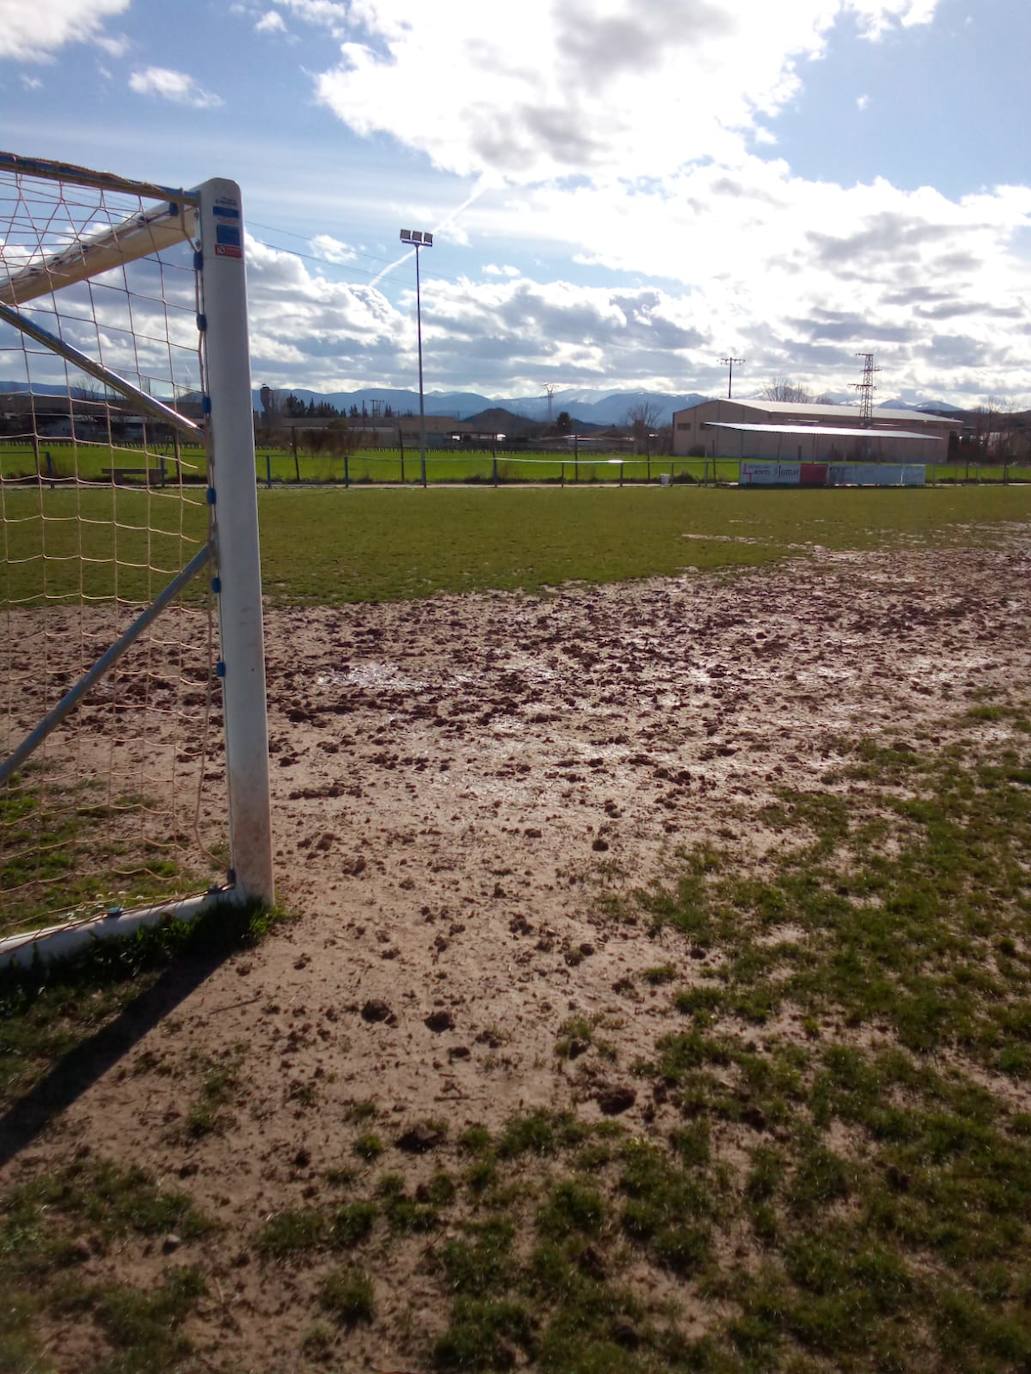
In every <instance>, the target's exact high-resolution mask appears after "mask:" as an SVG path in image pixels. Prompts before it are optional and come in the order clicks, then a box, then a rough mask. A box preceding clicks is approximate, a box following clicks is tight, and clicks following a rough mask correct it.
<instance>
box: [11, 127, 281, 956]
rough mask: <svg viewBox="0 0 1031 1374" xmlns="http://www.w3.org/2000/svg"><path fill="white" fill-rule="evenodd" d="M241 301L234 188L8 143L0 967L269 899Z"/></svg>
mask: <svg viewBox="0 0 1031 1374" xmlns="http://www.w3.org/2000/svg"><path fill="white" fill-rule="evenodd" d="M246 318H247V317H246V294H245V285H244V261H243V222H242V212H241V205H240V195H239V190H238V188H237V187H236V186H235V185H234V183H232V182H228V181H208V182H205V183H204V184H203V185H201V186H200V187H198V188H197V189H195V190H189V191H186V190H183V191H173V190H168V189H166V188H162V187H160V186H156V185H149V184H144V183H138V182H130V181H125V180H122V179H120V178H117V177H113V176H110V175H108V174H105V173H94V172H90V171H87V170H85V169H82V168H76V167H69V166H64V165H60V164H54V163H47V162H39V161H36V160H29V159H24V158H20V157H17V156H14V155H11V154H0V959H2V958H3V956H4V955H7V956H8V957H10V955H11V954H12V953H15V952H16V953H17V954H18V956H19V957H22V958H23V957H24V956H25V953H26V951H28V953H29V954H33V953H38V952H39V951H40V950H41V949H42V947H43V946H42V936H41V932H46V933H47V934H48V937H49V932H50V931H51V930H52V929H53V928H55V927H61V928H62V929H61V932H60V934H59V936H58V942H60V941H61V940H63V942H64V945H65V946H74V945H75V944H78V943H81V942H82V940H83V939H86V938H93V937H95V936H97V935H104V934H109V933H114V932H115V931H117V930H121V929H127V928H131V927H132V924H133V923H134V922H136V921H138V920H139V919H141V918H150V917H152V916H154V915H155V914H159V913H162V912H164V911H167V910H171V909H175V910H177V911H179V912H182V913H186V912H187V911H188V910H193V909H196V908H197V907H198V906H199V905H201V904H202V902H203V901H204V900H210V898H211V897H212V896H214V895H215V894H218V895H219V896H220V897H224V896H226V895H228V896H231V897H234V898H237V899H240V898H244V899H246V898H258V899H263V900H268V899H270V898H271V896H272V870H271V845H270V835H269V802H268V750H267V726H266V716H265V681H264V659H263V650H262V624H261V585H260V573H259V567H258V542H257V507H256V496H255V479H254V445H253V428H252V410H251V395H250V377H249V359H248V350H247V324H246ZM204 893H207V894H208V897H207V898H204V897H199V898H198V897H196V895H195V894H204ZM191 896H192V900H187V901H184V899H186V898H191ZM172 904H175V906H174V908H173V905H172ZM70 933H71V934H70Z"/></svg>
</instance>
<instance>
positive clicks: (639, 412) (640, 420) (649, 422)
mask: <svg viewBox="0 0 1031 1374" xmlns="http://www.w3.org/2000/svg"><path fill="white" fill-rule="evenodd" d="M625 423H626V424H627V426H628V427H629V429H630V433H631V434H632V435H633V436H634V440H635V442H636V444H637V446H638V448H640V447H641V446H642V445H647V443H648V435H649V434H651V433H652V432H653V431H654V429H655V427H656V425H657V424H658V423H659V407H658V406H657V405H656V404H655V402H654V401H639V402H638V403H637V405H633V406H631V407H630V409H629V410H628V411H627V413H626V421H625Z"/></svg>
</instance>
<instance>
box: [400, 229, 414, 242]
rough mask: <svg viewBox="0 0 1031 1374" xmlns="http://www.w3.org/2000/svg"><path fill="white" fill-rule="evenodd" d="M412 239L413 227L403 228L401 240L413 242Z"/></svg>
mask: <svg viewBox="0 0 1031 1374" xmlns="http://www.w3.org/2000/svg"><path fill="white" fill-rule="evenodd" d="M411 241H412V231H411V229H402V230H401V242H402V243H411Z"/></svg>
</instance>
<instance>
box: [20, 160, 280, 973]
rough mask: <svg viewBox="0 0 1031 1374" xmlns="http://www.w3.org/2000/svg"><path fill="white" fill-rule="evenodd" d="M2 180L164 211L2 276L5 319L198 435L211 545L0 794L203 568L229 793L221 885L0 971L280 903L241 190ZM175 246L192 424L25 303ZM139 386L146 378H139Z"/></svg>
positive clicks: (69, 930) (65, 176)
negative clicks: (108, 195)
mask: <svg viewBox="0 0 1031 1374" xmlns="http://www.w3.org/2000/svg"><path fill="white" fill-rule="evenodd" d="M0 171H2V172H6V173H9V174H13V175H17V176H25V177H31V178H34V179H35V178H39V179H42V180H46V181H54V182H59V183H61V185H62V186H64V185H70V186H73V187H74V186H78V187H92V188H96V189H98V190H100V191H102V192H108V191H110V192H124V193H126V194H128V195H133V196H139V197H141V198H143V197H145V198H147V199H148V200H156V201H157V202H158V208H157V209H156V210H155V211H153V212H148V213H147V214H146V215H137V216H134V217H132V219H131V220H127V221H126V222H125V223H123V224H120V225H119V226H117V229H114V230H112V231H111V232H110V233H108V234H107V235H106V236H105V235H95V236H91V237H88V238H86V239H84V240H83V241H82V242H80V243H77V244H75V245H74V248H73V250H66V251H63V252H57V253H54V254H52V255H51V256H49V257H48V258H46V259H45V260H43V261H40V262H36V263H33V264H31V265H30V266H29V267H26V268H25V269H24V270H22V271H18V272H15V273H12V274H9V275H8V276H7V277H6V278H5V279H3V280H0V319H2V320H3V322H4V323H5V324H7V325H9V326H11V327H12V328H14V329H15V330H18V331H20V332H21V333H22V334H23V335H25V336H27V337H29V338H31V339H32V340H33V342H34V343H35V344H37V345H38V344H41V343H42V344H43V346H44V347H46V348H49V349H52V350H53V352H54V353H56V354H57V355H58V356H59V357H60V358H62V359H63V361H64V362H65V363H70V364H71V365H72V366H73V367H75V368H78V369H80V370H81V371H83V372H85V373H87V374H88V375H89V376H91V377H93V378H95V379H96V380H97V381H99V382H101V383H102V385H103V386H104V387H105V388H107V389H108V390H109V391H110V392H111V393H113V394H115V395H117V396H118V397H120V398H122V399H123V400H128V401H129V402H131V403H132V404H133V405H135V406H136V407H138V410H139V412H141V413H143V414H145V415H150V416H152V417H154V416H157V417H158V418H159V419H161V420H162V421H164V422H165V423H168V424H171V425H173V426H174V427H176V428H177V429H178V430H179V431H181V432H185V433H187V434H189V435H191V436H192V437H193V438H194V439H196V438H197V437H199V433H200V431H201V430H203V442H204V445H205V448H206V451H207V468H208V479H207V480H208V490H207V500H208V504H209V506H210V507H211V521H210V527H209V528H210V534H209V539H208V543H207V545H206V546H203V547H202V548H201V550H200V551H199V553H198V555H197V556H196V557H195V558H194V559H192V560H191V562H190V564H189V565H188V566H187V567H186V568H184V569H183V570H182V571H181V572H180V573H179V575H178V576H177V577H175V578H173V579H172V582H171V583H170V584H169V585H168V586H167V587H166V588H165V589H164V591H163V592H162V593H161V594H160V595H159V596H158V597H156V598H155V601H154V603H152V605H150V606H148V607H147V608H146V609H145V610H144V611H143V612H142V614H141V615H139V616H138V617H137V618H136V620H135V621H134V622H133V624H132V625H130V626H129V627H128V629H127V630H126V631H125V632H124V633H123V634H122V635H120V636H119V637H118V639H117V640H116V641H115V642H113V643H112V644H111V645H110V646H109V647H108V649H107V650H106V651H105V653H104V654H102V655H101V657H100V659H98V660H97V661H96V662H95V663H94V664H93V665H92V666H91V668H90V669H89V670H88V671H87V672H86V673H85V674H84V675H83V677H82V678H80V680H79V681H78V682H76V683H74V684H73V685H72V687H70V688H69V689H68V690H67V691H66V692H65V694H64V696H63V697H62V698H61V700H60V702H58V703H57V704H56V705H55V706H54V707H53V708H52V709H51V710H50V711H49V712H48V713H47V714H46V715H45V716H44V717H43V718H42V719H41V720H40V721H39V722H38V724H37V725H36V726H35V728H34V729H33V730H31V731H30V732H29V734H28V735H27V736H26V737H25V738H24V739H23V740H22V741H21V743H20V744H19V745H18V747H17V748H16V749H15V750H14V752H13V753H12V754H10V756H9V757H8V758H6V759H0V785H2V784H4V783H5V782H6V781H7V780H8V778H10V777H12V776H13V775H14V773H15V771H16V769H17V768H19V767H20V766H21V764H22V763H24V762H25V761H26V760H27V759H28V758H29V757H31V755H32V754H33V753H34V752H35V750H36V749H37V748H38V747H39V745H40V744H42V742H43V740H45V739H46V738H47V736H48V735H49V734H50V732H51V731H53V730H54V729H56V728H57V726H58V725H60V724H61V723H62V722H63V721H64V720H65V719H66V718H67V717H69V716H70V715H71V713H72V712H74V711H75V710H76V708H77V706H78V704H79V702H80V701H81V700H82V699H83V697H84V696H85V695H86V694H87V693H88V692H89V690H91V689H92V687H93V686H94V685H95V684H96V683H97V682H98V681H99V680H100V678H101V677H103V676H104V675H105V674H106V673H107V672H109V671H110V669H111V668H112V667H113V666H114V664H115V663H116V662H118V660H119V659H120V658H121V657H122V656H123V654H124V653H125V652H126V651H127V650H128V648H129V647H130V646H131V645H132V644H133V643H134V642H135V640H136V639H137V637H138V636H139V635H140V633H141V632H142V630H143V629H144V628H146V626H147V625H148V624H149V623H150V622H151V621H153V620H154V619H155V618H156V616H157V615H158V614H160V612H161V610H162V608H163V606H164V605H165V604H166V603H168V602H170V601H171V600H172V598H173V596H175V595H178V593H179V591H181V590H182V588H183V586H184V585H185V582H186V581H188V580H189V578H190V577H191V576H193V575H199V574H200V573H201V571H202V570H206V572H207V575H209V576H212V587H213V589H214V591H215V597H216V603H217V612H218V623H219V633H220V643H221V658H220V662H219V665H218V671H219V677H220V678H221V684H222V702H223V716H224V732H225V757H226V775H227V776H226V783H227V795H228V818H227V819H228V848H229V855H230V862H229V872H228V874H227V880H226V882H225V884H224V885H222V886H219V887H217V888H213V889H212V890H211V891H209V892H208V893H206V894H204V895H202V896H198V897H194V898H184V899H177V900H174V901H167V902H162V903H157V904H155V905H153V906H150V907H137V908H134V909H133V910H130V911H125V912H121V911H119V912H118V913H117V914H116V915H114V916H111V915H109V916H107V917H97V918H90V919H88V920H77V921H74V922H72V923H59V924H54V925H50V926H48V927H46V928H45V929H42V930H35V931H31V932H26V933H25V934H19V935H14V936H11V937H9V938H7V939H4V940H0V965H2V964H5V963H11V962H17V963H26V962H30V961H31V960H33V959H36V958H53V957H63V956H65V955H67V954H70V953H73V952H75V951H76V950H77V949H78V948H80V947H82V946H83V945H85V944H87V943H89V942H90V941H92V940H94V939H97V938H107V937H112V936H118V935H122V934H125V933H131V932H132V931H133V930H134V929H136V928H138V927H139V926H140V925H143V924H146V923H148V922H152V921H155V920H160V919H163V918H165V917H167V916H168V915H170V914H171V915H178V916H182V917H192V916H193V915H196V914H199V912H200V911H202V910H204V909H205V908H206V907H208V906H210V905H211V904H212V903H213V902H218V901H233V902H238V903H244V902H249V901H258V902H262V903H266V904H267V903H271V902H272V901H273V899H274V877H273V864H272V839H271V814H270V813H271V808H270V798H269V762H268V721H267V705H266V684H265V657H264V642H263V623H262V602H261V568H260V559H259V541H258V510H257V491H256V483H255V458H254V431H253V416H252V405H251V381H250V356H249V344H248V326H247V290H246V280H245V257H244V252H245V249H244V232H243V208H242V200H241V195H240V189H239V187H238V186H237V185H236V183H235V182H233V181H229V180H224V179H221V178H216V179H212V180H209V181H206V182H204V183H202V184H201V185H200V186H198V187H196V188H194V189H192V190H188V191H187V190H173V189H170V188H166V187H161V186H157V185H154V184H151V183H144V182H138V181H130V180H126V179H122V178H118V177H114V176H111V175H110V174H108V173H98V172H92V171H89V170H88V169H84V168H80V167H74V166H70V165H68V164H63V163H55V162H49V161H44V160H38V159H28V158H22V157H19V156H18V155H15V154H9V153H0ZM176 243H180V244H182V243H192V244H193V246H194V250H195V251H194V271H195V273H196V279H197V302H198V314H197V328H198V331H199V333H200V354H201V360H202V361H201V378H202V393H203V394H202V397H201V405H202V410H203V415H204V419H203V422H202V425H201V426H198V425H195V424H194V423H193V422H191V421H190V420H189V419H187V418H186V417H185V416H184V415H181V414H179V413H178V412H177V411H176V410H175V408H174V406H173V407H166V406H165V405H164V404H163V403H161V402H160V401H157V400H156V399H155V398H154V397H152V396H151V395H150V394H149V392H148V391H147V390H144V389H143V387H142V386H137V385H135V384H134V383H133V382H132V381H131V380H129V379H128V378H126V377H124V376H122V375H120V374H118V373H116V372H114V371H113V370H112V369H110V368H108V367H106V366H104V365H103V364H102V363H99V362H98V361H97V360H96V359H94V358H91V357H86V356H85V355H84V354H82V353H80V352H79V351H78V350H77V349H75V348H74V347H73V346H71V345H70V344H69V343H68V342H67V341H66V340H65V339H63V338H62V337H61V336H60V335H61V331H60V329H58V332H57V333H56V334H49V333H48V331H47V330H46V329H45V328H44V327H42V326H40V325H39V324H38V322H36V321H33V320H32V319H30V318H29V316H27V315H25V314H23V313H22V312H21V310H20V308H19V307H21V306H23V305H25V304H26V303H27V302H31V301H32V300H33V299H34V297H41V296H46V295H48V294H49V295H53V293H54V292H56V291H58V290H60V289H63V288H64V287H67V286H74V285H76V284H77V283H81V282H85V281H87V280H88V279H89V278H90V277H96V276H98V275H99V274H102V273H104V272H108V271H110V270H111V269H113V268H120V267H124V266H125V265H126V264H128V263H131V262H133V261H136V260H138V259H141V258H145V257H147V256H148V255H149V254H153V253H155V252H157V251H159V250H163V249H165V248H167V247H170V246H172V245H175V244H176ZM141 380H142V379H141Z"/></svg>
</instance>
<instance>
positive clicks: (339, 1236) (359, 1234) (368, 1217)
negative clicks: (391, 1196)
mask: <svg viewBox="0 0 1031 1374" xmlns="http://www.w3.org/2000/svg"><path fill="white" fill-rule="evenodd" d="M376 1216H377V1208H376V1204H375V1203H373V1202H345V1203H344V1204H343V1205H342V1206H340V1207H338V1208H337V1209H336V1212H335V1213H334V1214H333V1219H332V1222H331V1223H330V1232H329V1234H330V1239H331V1243H332V1244H333V1246H334V1247H335V1248H336V1249H338V1250H349V1249H351V1248H352V1247H353V1246H355V1245H360V1244H361V1242H362V1241H363V1240H367V1239H368V1237H369V1236H370V1235H371V1234H372V1228H373V1226H374V1225H375V1224H376Z"/></svg>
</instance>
